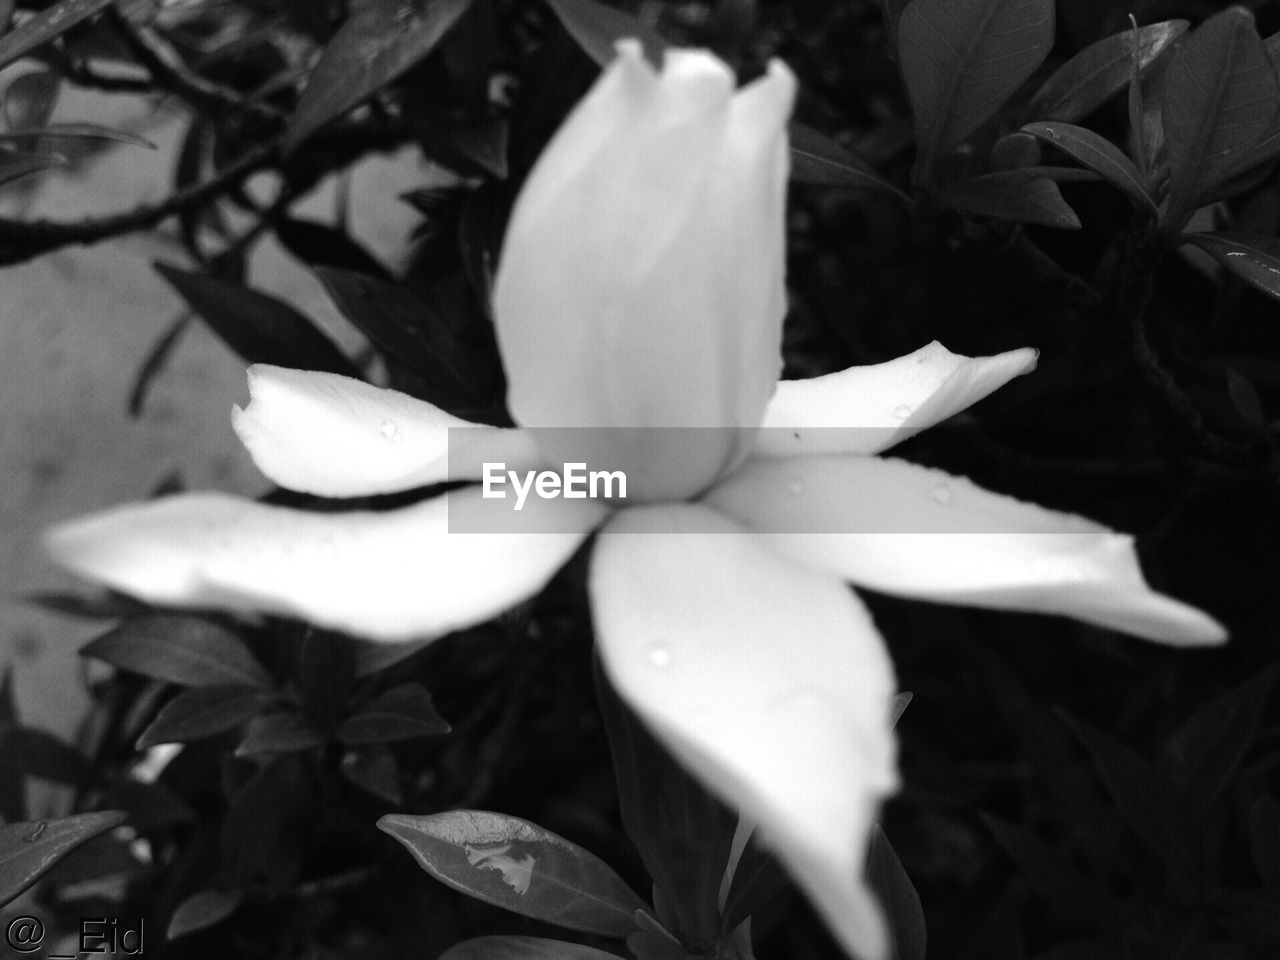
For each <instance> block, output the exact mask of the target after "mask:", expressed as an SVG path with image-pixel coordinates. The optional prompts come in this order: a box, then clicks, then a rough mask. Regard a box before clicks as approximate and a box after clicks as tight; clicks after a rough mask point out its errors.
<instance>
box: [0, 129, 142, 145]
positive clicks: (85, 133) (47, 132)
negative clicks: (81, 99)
mask: <svg viewBox="0 0 1280 960" xmlns="http://www.w3.org/2000/svg"><path fill="white" fill-rule="evenodd" d="M22 137H43V138H46V139H54V140H107V141H111V142H113V143H128V144H132V145H133V146H135V147H146V148H147V149H148V150H158V149H159V147H157V146H156V145H155V144H154V143H152V142H151V141H150V140H148V139H146V138H145V137H140V136H138V135H137V134H134V133H129V132H128V131H127V130H113V129H112V128H111V127H103V126H99V125H98V124H96V123H54V124H49V125H46V126H41V127H38V128H23V129H10V130H7V131H5V132H4V133H0V143H5V142H8V141H13V140H18V139H20V138H22Z"/></svg>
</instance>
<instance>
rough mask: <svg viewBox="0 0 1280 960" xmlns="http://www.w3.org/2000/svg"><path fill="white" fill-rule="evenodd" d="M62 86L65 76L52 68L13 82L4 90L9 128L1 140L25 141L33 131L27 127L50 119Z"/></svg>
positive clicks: (37, 125) (44, 122)
mask: <svg viewBox="0 0 1280 960" xmlns="http://www.w3.org/2000/svg"><path fill="white" fill-rule="evenodd" d="M0 42H3V41H0ZM61 86H62V80H61V78H59V76H58V75H57V74H56V73H54V72H53V71H52V70H37V71H35V72H33V73H24V74H23V75H22V76H20V77H18V78H17V79H15V80H14V81H13V82H12V83H10V84H9V87H8V89H6V90H5V92H4V119H5V122H6V124H8V127H9V129H8V131H7V132H6V133H4V134H3V135H2V136H0V143H3V142H4V141H6V140H11V139H18V141H19V143H21V141H22V139H25V138H26V136H28V135H29V134H26V133H25V131H23V128H25V127H37V128H39V127H43V126H44V125H45V124H46V123H48V122H49V115H50V114H52V113H53V108H54V107H55V106H56V105H57V103H58V92H59V90H60V89H61Z"/></svg>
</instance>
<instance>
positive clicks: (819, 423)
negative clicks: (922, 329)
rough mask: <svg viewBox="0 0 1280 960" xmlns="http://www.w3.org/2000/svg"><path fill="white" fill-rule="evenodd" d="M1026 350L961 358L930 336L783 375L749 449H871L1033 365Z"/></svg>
mask: <svg viewBox="0 0 1280 960" xmlns="http://www.w3.org/2000/svg"><path fill="white" fill-rule="evenodd" d="M1036 357H1037V353H1036V351H1035V350H1032V349H1030V348H1024V349H1021V350H1010V351H1008V352H1006V353H1000V354H996V355H995V356H993V357H965V356H961V355H960V354H958V353H952V352H951V351H950V350H948V349H947V348H946V347H944V346H943V345H942V344H940V343H938V341H936V340H935V341H933V343H930V344H929V345H927V346H924V347H921V348H920V349H919V350H917V351H915V352H914V353H909V354H907V355H906V356H905V357H899V358H898V359H897V360H890V361H889V362H888V363H877V364H872V365H870V366H863V367H850V368H849V369H848V370H841V371H840V372H839V373H829V374H827V375H826V376H823V377H813V378H812V379H809V380H783V381H781V382H780V383H779V384H778V390H777V392H776V393H775V394H774V395H773V400H772V401H770V403H769V407H768V409H767V410H766V411H765V416H764V428H765V429H763V430H761V431H760V437H759V440H758V442H757V444H756V452H757V453H760V454H763V455H765V456H770V457H784V456H798V455H802V454H810V453H879V452H880V451H881V450H887V449H888V448H889V447H891V446H893V445H894V444H895V443H898V442H899V441H900V440H905V439H906V438H907V437H909V436H912V435H913V434H915V433H918V432H919V431H921V430H923V429H925V428H926V427H931V426H933V425H934V424H935V423H939V422H941V421H943V420H945V419H947V417H950V416H951V415H952V414H955V413H959V412H960V411H961V410H963V409H965V408H966V407H968V406H970V405H972V404H975V403H977V402H978V401H979V400H981V399H982V398H983V397H985V396H986V395H987V394H989V393H992V392H993V391H995V390H998V389H999V388H1000V387H1002V386H1004V385H1005V384H1006V383H1008V382H1009V381H1010V380H1012V379H1013V378H1014V377H1017V376H1021V375H1022V374H1024V373H1029V372H1031V371H1032V370H1034V369H1035V366H1036Z"/></svg>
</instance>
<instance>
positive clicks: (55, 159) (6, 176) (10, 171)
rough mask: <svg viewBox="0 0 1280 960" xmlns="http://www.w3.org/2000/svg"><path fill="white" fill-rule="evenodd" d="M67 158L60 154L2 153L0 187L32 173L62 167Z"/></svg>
mask: <svg viewBox="0 0 1280 960" xmlns="http://www.w3.org/2000/svg"><path fill="white" fill-rule="evenodd" d="M66 162H67V158H66V157H64V156H63V155H62V154H60V153H9V152H7V151H0V186H4V185H5V184H6V183H11V182H12V181H14V180H17V179H18V178H19V177H25V176H26V175H27V174H30V173H38V172H39V171H41V170H48V169H49V168H50V167H60V166H63V165H64V164H66Z"/></svg>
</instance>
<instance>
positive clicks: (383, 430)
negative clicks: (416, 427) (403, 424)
mask: <svg viewBox="0 0 1280 960" xmlns="http://www.w3.org/2000/svg"><path fill="white" fill-rule="evenodd" d="M378 432H379V433H380V434H382V435H383V436H384V437H385V438H386V439H388V440H390V441H391V442H392V443H400V442H401V441H402V440H404V435H403V434H402V433H401V432H400V427H399V426H397V425H396V422H395V421H394V420H383V421H382V423H381V424H380V425H379V426H378Z"/></svg>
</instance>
